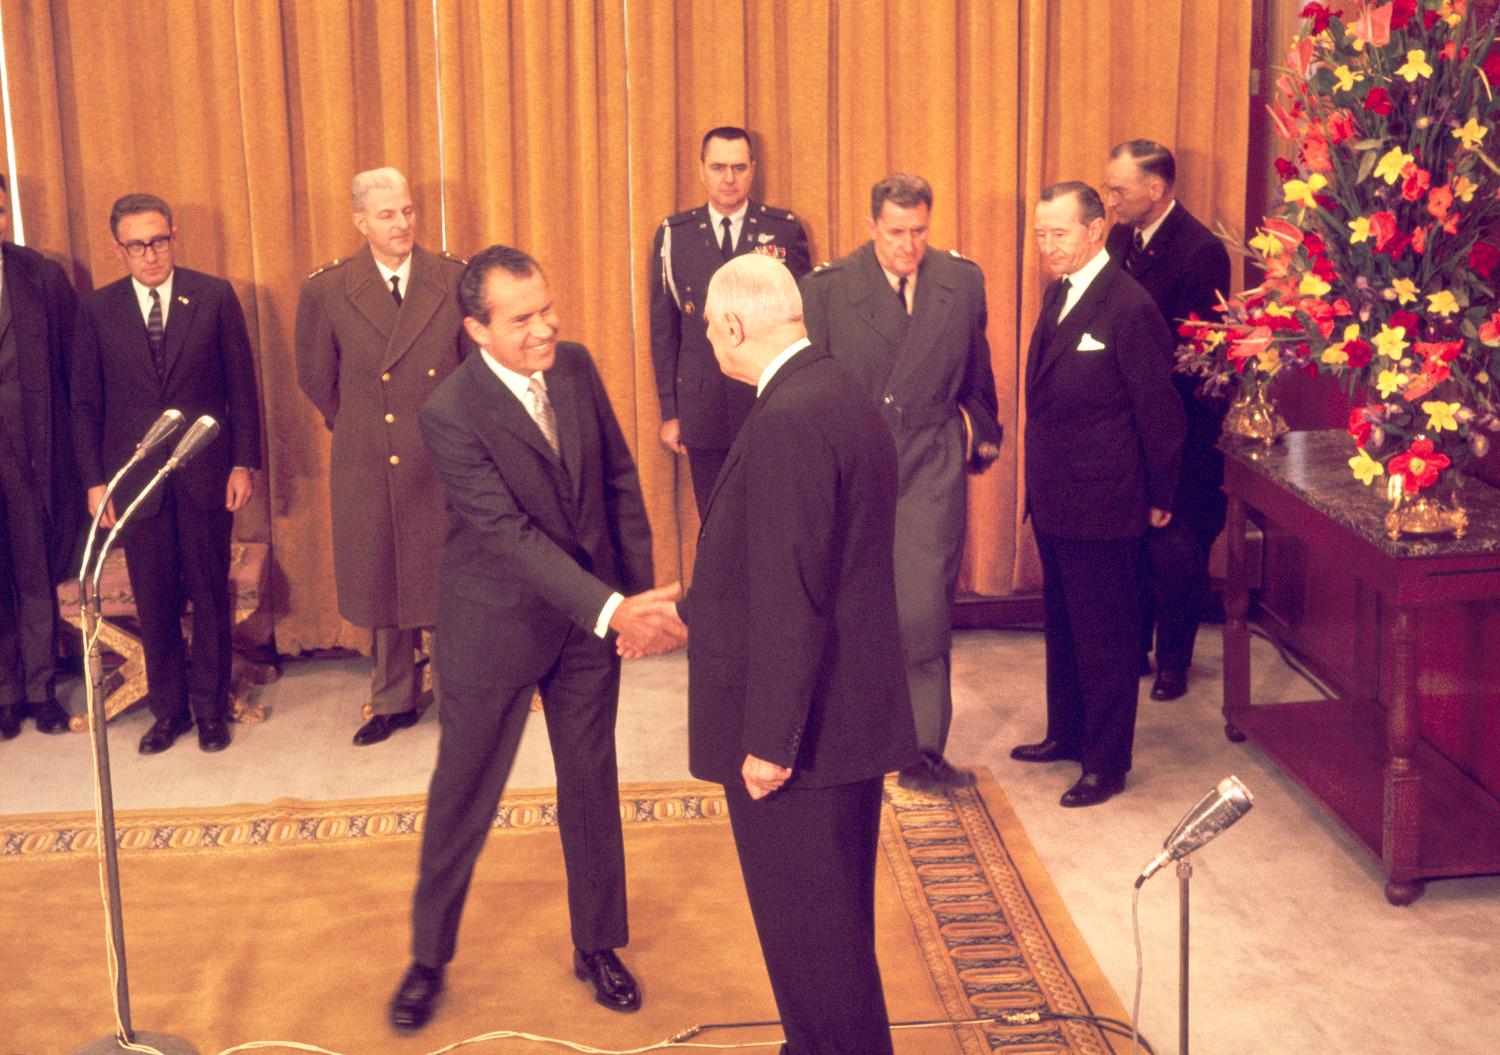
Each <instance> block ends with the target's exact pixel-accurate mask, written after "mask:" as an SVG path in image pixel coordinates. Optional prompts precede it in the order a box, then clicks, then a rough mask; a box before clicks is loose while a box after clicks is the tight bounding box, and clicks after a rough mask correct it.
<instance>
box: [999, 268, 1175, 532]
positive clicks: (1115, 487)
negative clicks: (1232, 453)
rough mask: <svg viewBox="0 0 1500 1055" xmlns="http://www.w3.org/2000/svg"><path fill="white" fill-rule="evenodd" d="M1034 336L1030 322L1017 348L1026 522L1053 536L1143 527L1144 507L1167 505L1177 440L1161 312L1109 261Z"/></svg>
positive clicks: (1169, 337)
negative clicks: (1024, 345) (1021, 348)
mask: <svg viewBox="0 0 1500 1055" xmlns="http://www.w3.org/2000/svg"><path fill="white" fill-rule="evenodd" d="M1054 285H1055V283H1054V284H1053V285H1049V286H1048V287H1047V299H1048V300H1049V301H1050V300H1051V298H1052V295H1053V292H1054V288H1053V287H1054ZM1042 336H1043V334H1042V327H1040V326H1038V327H1037V329H1036V330H1035V331H1033V333H1032V335H1031V346H1030V349H1029V350H1028V352H1027V356H1026V453H1025V462H1026V488H1027V508H1028V511H1029V512H1030V514H1031V518H1032V523H1033V524H1034V526H1035V527H1036V529H1037V530H1038V531H1042V532H1045V533H1047V534H1049V535H1056V536H1058V537H1060V538H1073V539H1120V538H1133V537H1136V536H1139V535H1143V534H1145V532H1146V527H1147V523H1148V520H1147V517H1148V513H1149V510H1150V509H1152V508H1157V509H1170V508H1171V505H1172V495H1173V493H1174V492H1175V491H1176V489H1177V472H1178V459H1179V454H1180V448H1181V445H1182V434H1183V411H1182V401H1181V400H1180V399H1178V397H1177V393H1176V392H1175V391H1174V389H1173V388H1172V383H1171V374H1172V346H1173V341H1172V335H1171V334H1170V333H1169V332H1168V331H1167V326H1166V323H1164V322H1163V321H1162V318H1161V314H1160V313H1159V312H1158V311H1157V310H1156V305H1155V304H1153V303H1152V302H1151V298H1150V297H1149V296H1147V295H1146V291H1145V290H1143V289H1141V287H1140V286H1139V285H1138V284H1137V283H1136V282H1135V281H1134V280H1133V279H1131V277H1130V276H1129V275H1127V274H1125V272H1124V271H1123V270H1121V268H1120V266H1119V265H1118V264H1116V263H1115V262H1114V261H1113V260H1111V261H1110V262H1109V263H1107V264H1106V265H1105V266H1104V269H1103V270H1102V271H1101V272H1100V273H1099V274H1098V275H1097V276H1096V277H1095V278H1094V281H1093V282H1092V283H1090V285H1089V287H1088V289H1087V290H1085V291H1084V294H1083V296H1082V297H1081V298H1080V299H1079V301H1078V303H1077V304H1075V305H1074V306H1073V310H1072V311H1070V312H1068V314H1067V317H1066V318H1064V319H1063V320H1062V323H1061V325H1059V326H1058V328H1057V330H1056V332H1055V333H1054V334H1053V336H1052V339H1051V340H1050V341H1048V342H1047V343H1046V345H1045V346H1043V344H1042V341H1041V339H1040V338H1041V337H1042ZM1085 338H1087V340H1086V339H1085ZM1080 344H1088V345H1094V344H1097V345H1100V346H1101V347H1098V348H1096V349H1094V350H1087V349H1083V348H1080V347H1079V346H1080Z"/></svg>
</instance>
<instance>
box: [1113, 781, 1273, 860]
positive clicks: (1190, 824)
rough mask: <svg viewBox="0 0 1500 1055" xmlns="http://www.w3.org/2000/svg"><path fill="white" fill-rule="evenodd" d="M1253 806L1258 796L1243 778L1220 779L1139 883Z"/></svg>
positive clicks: (1168, 841) (1201, 844) (1189, 815)
mask: <svg viewBox="0 0 1500 1055" xmlns="http://www.w3.org/2000/svg"><path fill="white" fill-rule="evenodd" d="M1253 805H1255V799H1254V797H1253V796H1252V795H1251V794H1250V789H1249V788H1247V787H1245V785H1244V783H1243V782H1242V781H1241V780H1240V778H1239V777H1233V776H1231V777H1225V778H1224V779H1223V780H1221V781H1219V784H1218V787H1216V788H1214V789H1213V790H1212V791H1210V792H1209V793H1208V794H1207V795H1204V796H1203V797H1202V798H1201V799H1199V800H1198V804H1197V805H1196V806H1194V807H1193V808H1192V809H1190V810H1188V812H1187V816H1185V817H1183V818H1182V820H1181V821H1179V822H1178V824H1177V827H1176V828H1175V829H1173V831H1172V834H1171V835H1169V836H1167V839H1166V842H1164V843H1163V844H1162V850H1161V853H1159V854H1157V855H1156V856H1155V857H1154V858H1152V860H1151V863H1150V864H1148V865H1147V866H1146V867H1145V868H1144V869H1143V870H1142V871H1141V874H1140V876H1139V878H1137V879H1136V881H1135V885H1136V886H1140V885H1141V884H1142V883H1144V882H1145V881H1146V880H1148V879H1150V878H1151V877H1152V876H1154V875H1155V874H1156V873H1157V872H1159V871H1160V870H1161V869H1162V867H1163V866H1164V865H1166V864H1167V863H1168V862H1169V861H1176V860H1178V859H1179V858H1183V857H1186V856H1187V855H1188V854H1190V853H1192V852H1193V851H1194V850H1196V849H1198V848H1199V847H1201V846H1204V845H1205V844H1207V843H1209V842H1212V841H1213V840H1214V839H1215V838H1217V837H1218V835H1219V833H1220V832H1222V831H1223V830H1224V829H1225V828H1227V827H1229V826H1230V825H1231V824H1233V823H1234V822H1235V821H1237V820H1239V819H1240V818H1241V817H1243V816H1244V815H1245V814H1247V813H1249V812H1250V807H1251V806H1253Z"/></svg>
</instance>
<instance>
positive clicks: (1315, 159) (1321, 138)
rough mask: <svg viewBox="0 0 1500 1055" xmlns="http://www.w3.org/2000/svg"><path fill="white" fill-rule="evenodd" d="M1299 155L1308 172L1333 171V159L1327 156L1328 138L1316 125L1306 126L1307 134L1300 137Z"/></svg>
mask: <svg viewBox="0 0 1500 1055" xmlns="http://www.w3.org/2000/svg"><path fill="white" fill-rule="evenodd" d="M1300 155H1301V158H1302V163H1303V164H1305V165H1306V166H1307V170H1308V171H1309V172H1332V171H1333V159H1332V158H1331V157H1329V156H1328V137H1327V136H1326V135H1324V134H1323V129H1322V127H1321V126H1319V125H1317V124H1309V125H1308V126H1307V134H1306V135H1304V136H1303V137H1302V150H1301V151H1300Z"/></svg>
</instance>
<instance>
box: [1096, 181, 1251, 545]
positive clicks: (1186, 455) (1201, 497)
mask: <svg viewBox="0 0 1500 1055" xmlns="http://www.w3.org/2000/svg"><path fill="white" fill-rule="evenodd" d="M1134 235H1135V230H1134V228H1132V227H1130V226H1129V225H1127V224H1115V226H1114V227H1113V228H1111V229H1110V232H1109V241H1108V243H1107V245H1108V249H1109V255H1110V257H1111V258H1112V259H1114V260H1117V261H1123V260H1124V259H1125V252H1126V250H1127V248H1128V247H1129V245H1130V240H1131V239H1132V238H1133V237H1134ZM1131 277H1132V278H1134V279H1135V280H1136V281H1137V282H1139V283H1140V284H1141V286H1142V287H1144V288H1145V290H1146V292H1147V293H1149V294H1150V295H1151V299H1152V300H1153V301H1155V302H1156V306H1157V308H1158V310H1160V311H1161V313H1162V317H1163V318H1165V319H1166V321H1167V326H1168V327H1170V328H1171V330H1172V333H1173V341H1174V343H1175V342H1176V333H1177V326H1178V325H1179V323H1180V321H1181V320H1183V319H1186V318H1187V317H1188V316H1189V315H1191V314H1194V313H1196V314H1197V316H1198V317H1199V318H1200V319H1217V318H1219V311H1218V303H1219V297H1220V295H1221V294H1224V295H1228V293H1229V253H1228V252H1227V251H1226V250H1225V248H1224V243H1223V242H1221V241H1220V240H1219V239H1218V238H1217V237H1215V235H1214V233H1213V232H1212V231H1210V230H1209V229H1208V228H1207V227H1205V226H1203V224H1201V223H1199V222H1198V220H1197V219H1196V218H1195V217H1194V216H1193V215H1192V213H1190V212H1188V211H1187V209H1185V208H1184V207H1183V205H1182V202H1178V203H1177V204H1176V205H1175V206H1174V207H1173V208H1172V211H1171V212H1170V213H1168V214H1167V218H1166V219H1165V220H1163V221H1162V222H1161V226H1160V227H1158V228H1157V229H1156V234H1155V235H1153V236H1152V238H1151V241H1150V242H1148V243H1147V244H1146V251H1145V253H1144V254H1142V257H1141V259H1140V260H1139V261H1138V262H1137V263H1136V265H1135V269H1134V270H1133V271H1132V272H1131ZM1172 383H1173V384H1174V385H1176V386H1177V391H1178V393H1179V394H1180V395H1181V396H1182V402H1183V406H1184V407H1185V408H1186V410H1187V436H1186V438H1185V439H1184V441H1183V445H1182V457H1183V461H1182V476H1181V480H1180V481H1179V484H1178V488H1177V495H1176V498H1175V500H1174V502H1173V504H1172V509H1173V511H1174V512H1175V513H1176V514H1178V516H1179V517H1184V518H1186V519H1188V520H1191V521H1193V522H1194V523H1193V524H1192V525H1189V526H1197V525H1199V524H1201V525H1202V527H1203V529H1204V530H1206V533H1207V534H1208V535H1209V536H1213V535H1216V534H1218V530H1219V528H1220V527H1222V526H1223V521H1224V497H1223V495H1222V494H1220V492H1219V485H1220V484H1221V483H1223V480H1224V463H1223V457H1222V456H1221V455H1220V454H1219V453H1218V451H1217V449H1216V448H1215V446H1214V444H1215V443H1217V442H1218V439H1219V429H1220V425H1221V423H1222V422H1223V419H1224V407H1223V406H1221V405H1217V404H1211V403H1206V402H1204V401H1203V400H1202V399H1201V398H1199V397H1198V394H1197V388H1198V379H1197V378H1195V377H1191V376H1189V375H1186V374H1174V375H1173V377H1172Z"/></svg>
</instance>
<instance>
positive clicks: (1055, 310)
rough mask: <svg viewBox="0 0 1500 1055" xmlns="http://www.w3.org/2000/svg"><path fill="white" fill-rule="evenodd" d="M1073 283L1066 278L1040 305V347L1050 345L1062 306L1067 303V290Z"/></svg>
mask: <svg viewBox="0 0 1500 1055" xmlns="http://www.w3.org/2000/svg"><path fill="white" fill-rule="evenodd" d="M1072 285H1073V283H1072V282H1070V281H1068V280H1067V279H1066V278H1065V279H1063V280H1062V281H1061V282H1059V283H1058V284H1057V285H1056V286H1054V287H1053V289H1052V294H1051V296H1049V297H1048V298H1047V301H1046V303H1045V304H1043V305H1042V321H1041V326H1042V347H1043V348H1045V347H1047V345H1049V344H1051V343H1052V338H1053V336H1054V335H1055V334H1056V333H1057V326H1058V323H1059V322H1061V321H1062V320H1061V318H1060V316H1061V315H1062V309H1063V305H1064V304H1066V303H1067V302H1068V290H1069V289H1071V288H1072Z"/></svg>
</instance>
